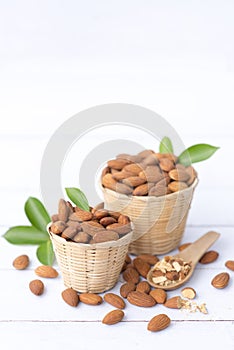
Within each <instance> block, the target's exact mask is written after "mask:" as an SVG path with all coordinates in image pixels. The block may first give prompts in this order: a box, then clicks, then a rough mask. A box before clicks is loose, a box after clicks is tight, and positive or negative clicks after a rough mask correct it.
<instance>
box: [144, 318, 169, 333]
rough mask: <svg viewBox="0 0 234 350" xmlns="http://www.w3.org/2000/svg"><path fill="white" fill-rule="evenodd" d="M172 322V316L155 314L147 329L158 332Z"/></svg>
mask: <svg viewBox="0 0 234 350" xmlns="http://www.w3.org/2000/svg"><path fill="white" fill-rule="evenodd" d="M170 323H171V320H170V318H169V317H168V316H167V315H166V314H159V315H157V316H154V317H153V318H152V319H151V320H150V321H149V323H148V325H147V329H148V331H151V332H158V331H161V330H163V329H165V328H167V327H168V326H169V325H170Z"/></svg>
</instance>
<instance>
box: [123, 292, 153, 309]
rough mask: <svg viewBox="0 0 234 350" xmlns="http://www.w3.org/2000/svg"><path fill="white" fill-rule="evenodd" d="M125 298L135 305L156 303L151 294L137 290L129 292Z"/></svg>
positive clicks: (145, 305) (149, 305) (147, 305)
mask: <svg viewBox="0 0 234 350" xmlns="http://www.w3.org/2000/svg"><path fill="white" fill-rule="evenodd" d="M127 299H128V301H129V303H130V304H133V305H135V306H141V307H152V306H154V305H155V304H156V301H155V300H154V298H153V297H152V296H151V295H149V294H146V293H141V292H139V291H133V292H130V293H129V294H128V296H127Z"/></svg>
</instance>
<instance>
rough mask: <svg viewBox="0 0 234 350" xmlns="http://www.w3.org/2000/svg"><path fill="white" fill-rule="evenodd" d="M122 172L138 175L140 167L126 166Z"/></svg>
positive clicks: (136, 165) (134, 165)
mask: <svg viewBox="0 0 234 350" xmlns="http://www.w3.org/2000/svg"><path fill="white" fill-rule="evenodd" d="M124 171H127V172H130V173H133V174H134V175H138V174H139V173H140V172H141V171H142V167H141V166H140V165H139V164H136V163H135V164H128V165H126V166H125V167H124Z"/></svg>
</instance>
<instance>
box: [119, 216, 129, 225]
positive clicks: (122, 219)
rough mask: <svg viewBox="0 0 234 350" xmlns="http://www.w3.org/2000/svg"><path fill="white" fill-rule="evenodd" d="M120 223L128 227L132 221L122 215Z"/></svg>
mask: <svg viewBox="0 0 234 350" xmlns="http://www.w3.org/2000/svg"><path fill="white" fill-rule="evenodd" d="M118 223H119V224H121V225H127V224H129V223H130V219H129V217H128V216H127V215H123V214H120V216H119V217H118Z"/></svg>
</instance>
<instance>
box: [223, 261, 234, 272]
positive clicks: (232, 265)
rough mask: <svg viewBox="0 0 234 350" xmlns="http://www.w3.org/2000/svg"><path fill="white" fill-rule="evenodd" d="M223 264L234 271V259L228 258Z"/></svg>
mask: <svg viewBox="0 0 234 350" xmlns="http://www.w3.org/2000/svg"><path fill="white" fill-rule="evenodd" d="M225 266H226V267H227V268H228V269H229V270H232V271H234V260H228V261H226V263H225Z"/></svg>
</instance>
